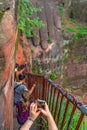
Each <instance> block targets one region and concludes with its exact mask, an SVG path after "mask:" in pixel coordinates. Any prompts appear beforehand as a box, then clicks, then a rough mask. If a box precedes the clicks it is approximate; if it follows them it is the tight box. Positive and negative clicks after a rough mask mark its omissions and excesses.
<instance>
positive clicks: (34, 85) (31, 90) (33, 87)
mask: <svg viewBox="0 0 87 130" xmlns="http://www.w3.org/2000/svg"><path fill="white" fill-rule="evenodd" d="M35 87H36V84H33V86H32V88H31V89H30V90H29V94H30V95H31V94H32V92H33V91H34V89H35Z"/></svg>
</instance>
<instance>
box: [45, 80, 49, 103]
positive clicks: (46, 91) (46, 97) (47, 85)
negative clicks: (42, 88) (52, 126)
mask: <svg viewBox="0 0 87 130" xmlns="http://www.w3.org/2000/svg"><path fill="white" fill-rule="evenodd" d="M48 89H49V86H48V81H47V90H46V101H48V91H49V90H48Z"/></svg>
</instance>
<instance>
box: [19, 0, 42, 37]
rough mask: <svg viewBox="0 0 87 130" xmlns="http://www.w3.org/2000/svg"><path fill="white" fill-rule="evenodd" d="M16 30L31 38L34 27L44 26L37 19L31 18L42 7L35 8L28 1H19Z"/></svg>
mask: <svg viewBox="0 0 87 130" xmlns="http://www.w3.org/2000/svg"><path fill="white" fill-rule="evenodd" d="M19 6H20V7H19V8H20V9H19V20H18V29H19V30H21V31H22V32H24V33H25V35H26V36H27V37H33V36H34V35H35V34H34V31H33V29H34V27H38V28H41V27H42V26H44V24H43V22H42V21H41V20H40V18H39V17H35V18H33V15H34V13H36V12H38V11H41V10H42V7H38V8H35V7H34V6H33V5H32V3H31V2H30V0H20V4H19Z"/></svg>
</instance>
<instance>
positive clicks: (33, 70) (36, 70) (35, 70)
mask: <svg viewBox="0 0 87 130" xmlns="http://www.w3.org/2000/svg"><path fill="white" fill-rule="evenodd" d="M32 72H33V73H34V74H43V71H42V68H41V67H33V68H32Z"/></svg>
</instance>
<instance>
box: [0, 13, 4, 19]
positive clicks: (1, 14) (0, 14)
mask: <svg viewBox="0 0 87 130" xmlns="http://www.w3.org/2000/svg"><path fill="white" fill-rule="evenodd" d="M3 15H4V12H0V21H1V20H2V18H3Z"/></svg>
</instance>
